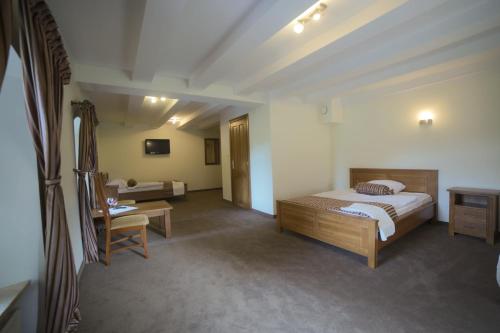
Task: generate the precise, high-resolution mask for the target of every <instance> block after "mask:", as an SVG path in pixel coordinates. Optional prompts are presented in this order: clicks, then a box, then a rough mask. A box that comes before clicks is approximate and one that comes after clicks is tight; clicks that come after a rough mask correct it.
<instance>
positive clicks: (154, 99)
mask: <svg viewBox="0 0 500 333" xmlns="http://www.w3.org/2000/svg"><path fill="white" fill-rule="evenodd" d="M149 100H150V101H151V103H153V104H155V103H156V102H158V98H157V97H150V98H149Z"/></svg>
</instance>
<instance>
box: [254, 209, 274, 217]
mask: <svg viewBox="0 0 500 333" xmlns="http://www.w3.org/2000/svg"><path fill="white" fill-rule="evenodd" d="M251 210H252V211H253V212H254V213H256V214H258V215H261V216H265V217H269V218H272V219H275V218H276V216H277V215H273V214H269V213H266V212H262V211H260V210H257V209H255V208H251Z"/></svg>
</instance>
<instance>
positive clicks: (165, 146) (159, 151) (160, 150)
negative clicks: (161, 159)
mask: <svg viewBox="0 0 500 333" xmlns="http://www.w3.org/2000/svg"><path fill="white" fill-rule="evenodd" d="M145 147H146V154H148V155H166V154H170V140H168V139H146V141H145Z"/></svg>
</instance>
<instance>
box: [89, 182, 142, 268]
mask: <svg viewBox="0 0 500 333" xmlns="http://www.w3.org/2000/svg"><path fill="white" fill-rule="evenodd" d="M94 182H95V188H96V194H97V199H98V202H99V206H100V208H101V209H102V213H103V219H104V229H105V233H106V234H105V238H106V248H105V260H104V263H105V264H106V265H109V264H110V263H111V254H112V253H115V252H119V251H123V250H127V249H130V248H133V247H142V248H143V249H144V258H146V259H147V258H148V239H147V230H146V227H147V225H148V224H149V219H148V216H147V215H144V214H136V215H127V216H122V217H117V218H114V219H112V218H111V215H110V213H109V206H108V203H107V201H106V194H105V190H104V182H103V179H102V176H101V175H100V174H96V175H94ZM129 231H139V233H137V234H130V235H126V236H124V237H123V235H121V236H122V238H120V239H117V240H112V237H113V236H114V235H117V234H118V235H120V234H121V233H123V232H129ZM139 237H140V238H141V243H136V242H134V241H133V239H134V238H139ZM125 241H130V242H132V243H133V244H130V245H125V246H120V247H118V248H115V249H112V248H111V246H112V245H115V244H119V243H122V242H125Z"/></svg>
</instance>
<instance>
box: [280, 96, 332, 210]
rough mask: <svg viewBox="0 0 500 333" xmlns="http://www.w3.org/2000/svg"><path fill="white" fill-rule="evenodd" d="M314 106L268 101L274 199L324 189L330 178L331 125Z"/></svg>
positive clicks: (297, 101)
mask: <svg viewBox="0 0 500 333" xmlns="http://www.w3.org/2000/svg"><path fill="white" fill-rule="evenodd" d="M319 111H320V110H319V107H318V106H317V105H312V104H305V103H302V102H300V101H299V100H296V99H290V100H274V101H271V134H272V147H273V149H272V152H273V174H274V191H275V192H274V196H275V199H276V200H280V199H289V198H293V197H297V196H302V195H308V194H312V193H319V192H324V191H328V190H330V189H331V188H332V186H333V179H332V172H331V170H332V155H333V148H332V127H331V125H329V124H325V123H323V122H322V121H321V119H320V112H319Z"/></svg>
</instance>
